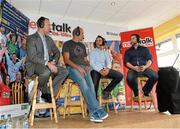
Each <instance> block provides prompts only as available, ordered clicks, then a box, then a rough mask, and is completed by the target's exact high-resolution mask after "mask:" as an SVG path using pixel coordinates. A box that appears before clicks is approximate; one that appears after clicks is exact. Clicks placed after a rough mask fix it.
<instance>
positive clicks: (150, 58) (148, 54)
mask: <svg viewBox="0 0 180 129" xmlns="http://www.w3.org/2000/svg"><path fill="white" fill-rule="evenodd" d="M145 54H146V60H147V61H148V60H151V61H152V55H151V53H150V51H149V49H148V48H146V51H145Z"/></svg>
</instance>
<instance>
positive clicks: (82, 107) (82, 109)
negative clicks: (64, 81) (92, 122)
mask: <svg viewBox="0 0 180 129" xmlns="http://www.w3.org/2000/svg"><path fill="white" fill-rule="evenodd" d="M79 96H80V103H81V112H82V116H83V118H85V115H84V114H85V113H84V102H83V98H82V97H83V96H82V94H81V91H79Z"/></svg>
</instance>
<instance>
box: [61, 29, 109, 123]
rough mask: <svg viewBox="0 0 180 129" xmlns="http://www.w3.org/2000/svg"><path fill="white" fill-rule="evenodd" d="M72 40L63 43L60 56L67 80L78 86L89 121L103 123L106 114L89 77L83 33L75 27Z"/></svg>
mask: <svg viewBox="0 0 180 129" xmlns="http://www.w3.org/2000/svg"><path fill="white" fill-rule="evenodd" d="M72 34H73V39H72V40H69V41H67V42H65V43H64V45H63V48H62V54H63V58H64V63H65V64H66V66H67V70H68V72H69V78H70V79H72V80H73V81H74V82H77V83H78V84H79V87H80V89H81V92H82V94H83V95H84V98H85V101H86V103H87V107H88V110H89V114H90V121H93V122H103V120H104V119H106V118H107V117H108V114H107V113H106V112H105V111H104V110H103V109H102V108H101V107H100V106H99V103H98V101H97V100H96V95H95V90H94V85H93V82H92V79H91V75H90V65H89V61H88V59H87V53H86V48H85V45H84V44H83V43H82V40H83V39H84V31H83V29H82V28H80V27H76V28H75V29H74V30H73V32H72Z"/></svg>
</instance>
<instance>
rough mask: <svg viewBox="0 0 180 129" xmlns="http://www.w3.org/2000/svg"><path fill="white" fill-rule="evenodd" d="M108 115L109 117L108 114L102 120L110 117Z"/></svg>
mask: <svg viewBox="0 0 180 129" xmlns="http://www.w3.org/2000/svg"><path fill="white" fill-rule="evenodd" d="M108 117H109V115H108V114H106V115H105V116H104V117H102V118H101V120H105V119H106V118H108Z"/></svg>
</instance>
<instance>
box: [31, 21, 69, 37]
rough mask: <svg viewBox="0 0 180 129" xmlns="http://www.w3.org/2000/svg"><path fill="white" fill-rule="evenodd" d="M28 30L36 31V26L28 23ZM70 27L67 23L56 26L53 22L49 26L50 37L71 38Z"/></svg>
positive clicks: (33, 23) (34, 23)
mask: <svg viewBox="0 0 180 129" xmlns="http://www.w3.org/2000/svg"><path fill="white" fill-rule="evenodd" d="M29 28H31V29H37V24H36V22H35V21H30V22H29ZM71 32H72V31H71V26H69V25H68V24H67V23H62V24H61V25H60V24H56V23H55V22H53V23H52V24H51V32H50V35H53V36H62V37H71Z"/></svg>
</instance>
